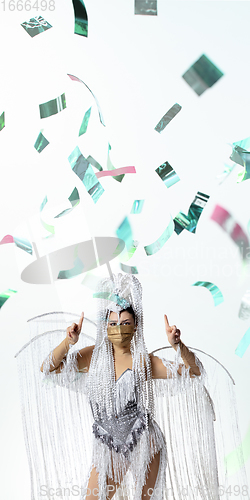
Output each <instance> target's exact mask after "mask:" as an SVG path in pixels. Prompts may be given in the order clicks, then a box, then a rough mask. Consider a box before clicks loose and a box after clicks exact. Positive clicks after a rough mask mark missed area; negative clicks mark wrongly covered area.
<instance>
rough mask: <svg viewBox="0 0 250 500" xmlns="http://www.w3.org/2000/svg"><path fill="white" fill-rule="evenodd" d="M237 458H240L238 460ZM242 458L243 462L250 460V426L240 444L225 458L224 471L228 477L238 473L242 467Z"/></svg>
mask: <svg viewBox="0 0 250 500" xmlns="http://www.w3.org/2000/svg"><path fill="white" fill-rule="evenodd" d="M239 456H240V457H241V458H240V460H239ZM243 457H244V462H246V461H247V460H249V458H250V425H249V427H248V430H247V433H246V435H245V437H244V439H243V441H242V442H241V443H240V445H239V446H237V447H236V448H235V449H234V450H233V451H231V453H229V454H228V455H227V456H226V457H225V465H226V471H227V473H228V475H229V476H231V475H233V474H235V473H236V472H238V470H239V469H240V467H242V465H243V464H242V458H243Z"/></svg>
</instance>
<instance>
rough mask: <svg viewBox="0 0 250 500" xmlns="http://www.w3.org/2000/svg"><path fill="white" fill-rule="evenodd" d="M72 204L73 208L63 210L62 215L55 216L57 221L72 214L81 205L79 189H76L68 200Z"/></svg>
mask: <svg viewBox="0 0 250 500" xmlns="http://www.w3.org/2000/svg"><path fill="white" fill-rule="evenodd" d="M68 200H69V202H70V204H71V208H66V210H63V212H61V213H60V214H58V215H56V216H55V219H58V218H59V217H62V216H63V215H66V214H69V213H70V212H72V210H73V208H74V207H76V206H77V205H79V203H80V195H79V192H78V189H77V188H76V187H75V188H74V189H73V191H72V193H71V195H70V196H69V198H68Z"/></svg>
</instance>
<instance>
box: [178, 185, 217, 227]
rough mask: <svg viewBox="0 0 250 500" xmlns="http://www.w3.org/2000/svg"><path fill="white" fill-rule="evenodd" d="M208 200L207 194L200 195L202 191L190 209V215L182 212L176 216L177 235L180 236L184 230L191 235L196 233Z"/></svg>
mask: <svg viewBox="0 0 250 500" xmlns="http://www.w3.org/2000/svg"><path fill="white" fill-rule="evenodd" d="M208 199H209V196H208V195H207V194H204V193H200V191H198V192H197V195H196V196H195V199H194V201H193V202H192V203H191V205H190V207H189V210H188V215H185V214H183V213H182V212H179V213H178V214H177V215H176V217H175V218H174V225H175V228H174V230H175V232H176V233H177V234H180V233H181V232H182V231H183V229H186V230H187V231H189V232H190V233H195V231H196V227H197V223H198V220H199V218H200V216H201V213H202V211H203V208H204V207H205V206H206V203H207V201H208Z"/></svg>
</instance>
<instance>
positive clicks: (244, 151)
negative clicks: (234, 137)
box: [230, 137, 250, 183]
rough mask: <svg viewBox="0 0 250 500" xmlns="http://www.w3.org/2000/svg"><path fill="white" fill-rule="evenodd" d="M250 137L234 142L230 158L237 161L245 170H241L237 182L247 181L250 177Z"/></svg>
mask: <svg viewBox="0 0 250 500" xmlns="http://www.w3.org/2000/svg"><path fill="white" fill-rule="evenodd" d="M249 148H250V137H247V138H246V139H243V140H242V141H238V142H234V143H233V150H232V154H231V156H230V160H232V161H235V163H237V164H238V165H241V167H244V171H243V172H239V174H238V177H237V183H239V182H243V181H246V180H247V179H250V152H249V151H248V150H249Z"/></svg>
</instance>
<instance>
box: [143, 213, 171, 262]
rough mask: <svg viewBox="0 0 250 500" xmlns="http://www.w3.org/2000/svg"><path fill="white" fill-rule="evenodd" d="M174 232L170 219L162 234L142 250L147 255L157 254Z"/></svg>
mask: <svg viewBox="0 0 250 500" xmlns="http://www.w3.org/2000/svg"><path fill="white" fill-rule="evenodd" d="M173 232H174V221H173V219H172V217H171V220H170V222H169V224H168V226H167V228H166V229H165V231H164V233H163V234H162V235H161V236H160V237H159V238H158V239H157V240H156V241H155V242H154V243H151V244H150V245H146V246H145V247H144V250H145V252H146V254H147V255H154V254H155V253H156V252H159V250H161V249H162V247H163V245H165V243H166V242H167V241H168V239H169V238H170V236H172V234H173Z"/></svg>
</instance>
